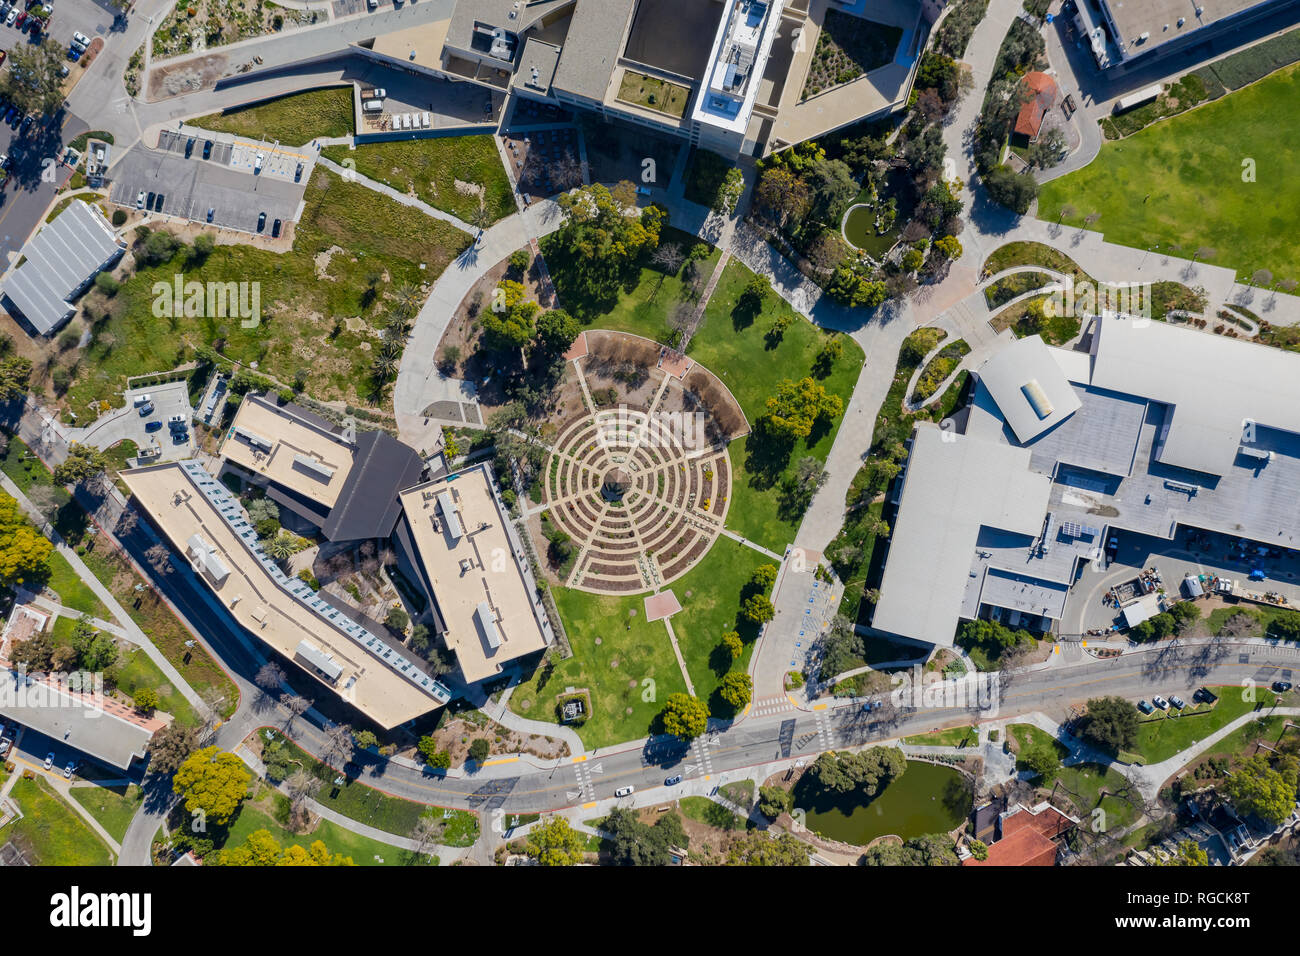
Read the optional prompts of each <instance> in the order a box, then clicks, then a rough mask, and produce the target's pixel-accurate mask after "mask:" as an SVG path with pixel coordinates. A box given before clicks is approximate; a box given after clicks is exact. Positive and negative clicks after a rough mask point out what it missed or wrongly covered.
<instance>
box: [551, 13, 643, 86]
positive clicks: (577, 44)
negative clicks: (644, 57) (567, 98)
mask: <svg viewBox="0 0 1300 956" xmlns="http://www.w3.org/2000/svg"><path fill="white" fill-rule="evenodd" d="M635 6H636V0H581V2H580V5H579V8H578V10H577V11H576V12H575V13H574V15H573V22H572V23H571V24H570V25H569V33H568V36H567V37H566V38H565V40H564V52H563V53H562V54H561V55H560V65H559V66H558V67H557V68H556V70H555V79H554V80H553V81H552V85H553V86H554V87H555V88H556V89H558V90H563V91H564V92H566V93H571V94H573V95H574V96H580V97H583V98H585V99H589V100H595V101H596V102H603V101H604V99H605V91H606V90H607V89H609V83H610V78H611V77H612V76H613V75H614V67H615V66H617V64H618V58H619V54H620V53H622V50H623V40H624V37H625V36H626V35H627V27H628V22H629V20H631V18H632V10H633V8H634V7H635Z"/></svg>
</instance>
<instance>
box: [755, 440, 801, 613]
mask: <svg viewBox="0 0 1300 956" xmlns="http://www.w3.org/2000/svg"><path fill="white" fill-rule="evenodd" d="M816 460H817V459H815V458H814V459H813V461H816ZM804 461H807V459H804ZM803 463H804V462H803V461H801V462H800V463H799V464H800V465H802V464H803ZM776 576H777V567H776V565H775V564H763V565H760V566H759V567H758V568H756V569H755V570H754V573H753V574H751V575H750V576H749V587H750V588H752V589H754V590H756V591H759V592H761V593H763V594H766V593H767V592H768V591H770V590H772V585H774V584H776Z"/></svg>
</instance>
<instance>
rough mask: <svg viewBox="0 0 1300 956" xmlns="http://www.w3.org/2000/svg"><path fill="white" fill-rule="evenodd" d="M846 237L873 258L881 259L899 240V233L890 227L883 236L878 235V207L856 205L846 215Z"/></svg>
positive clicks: (855, 246) (854, 245)
mask: <svg viewBox="0 0 1300 956" xmlns="http://www.w3.org/2000/svg"><path fill="white" fill-rule="evenodd" d="M844 238H845V239H847V240H848V241H849V244H850V245H852V246H853V247H854V248H856V249H861V250H862V251H863V252H865V253H866V254H867V255H869V256H871V257H872V258H873V259H881V258H883V257H884V255H885V253H887V252H888V251H889V250H890V248H891V247H892V246H893V245H894V243H895V242H897V241H898V233H897V231H895V230H894V229H890V230H889V231H888V232H886V233H885V234H884V235H883V236H878V235H876V208H875V207H874V206H854V207H853V208H852V209H850V210H849V211H848V214H847V215H846V216H845V217H844Z"/></svg>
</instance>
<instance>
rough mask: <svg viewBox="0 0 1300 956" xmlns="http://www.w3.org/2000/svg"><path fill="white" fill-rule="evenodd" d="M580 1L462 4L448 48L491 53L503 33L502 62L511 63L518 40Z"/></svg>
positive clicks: (465, 0) (464, 0)
mask: <svg viewBox="0 0 1300 956" xmlns="http://www.w3.org/2000/svg"><path fill="white" fill-rule="evenodd" d="M575 2H576V0H460V2H458V3H457V4H456V9H455V10H454V11H452V15H451V22H450V23H449V24H448V25H447V41H446V42H447V44H448V45H449V46H452V47H454V48H456V49H459V50H464V51H466V52H470V51H473V52H476V53H489V52H490V50H491V47H492V43H493V40H494V39H495V37H494V33H495V31H496V30H498V29H499V30H500V31H501V32H502V33H503V34H504V36H503V37H502V38H501V39H503V40H504V41H505V44H504V45H498V47H497V51H498V53H499V54H500V55H498V56H497V58H498V59H504V60H507V61H511V60H513V59H514V55H515V54H516V53H517V52H519V51H518V48H517V44H518V37H519V35H520V34H521V33H523V32H524V31H525V30H527V29H529V28H530V27H532V26H533V25H534V24H536V23H537V22H538V21H539V20H541V19H542V18H544V17H546V16H549V15H550V14H552V13H554V12H555V11H557V10H563V9H564V8H565V7H571V6H572V5H573V4H574V3H575Z"/></svg>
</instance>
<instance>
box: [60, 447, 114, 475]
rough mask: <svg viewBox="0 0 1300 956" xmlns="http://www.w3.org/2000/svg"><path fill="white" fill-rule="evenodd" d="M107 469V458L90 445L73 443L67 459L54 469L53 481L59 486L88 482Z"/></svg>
mask: <svg viewBox="0 0 1300 956" xmlns="http://www.w3.org/2000/svg"><path fill="white" fill-rule="evenodd" d="M107 468H108V456H107V455H105V454H104V453H103V452H102V451H100V450H99V449H97V448H93V447H91V446H90V445H82V444H79V443H77V442H73V443H72V445H71V446H70V447H69V448H68V457H67V458H66V459H64V461H63V463H62V464H61V465H58V466H57V467H56V468H55V469H54V480H55V481H56V482H57V483H58V484H60V485H71V484H74V483H78V482H88V481H90V480H91V479H92V478H96V477H98V476H99V475H102V474H103V473H104V471H105V470H106V469H107Z"/></svg>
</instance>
